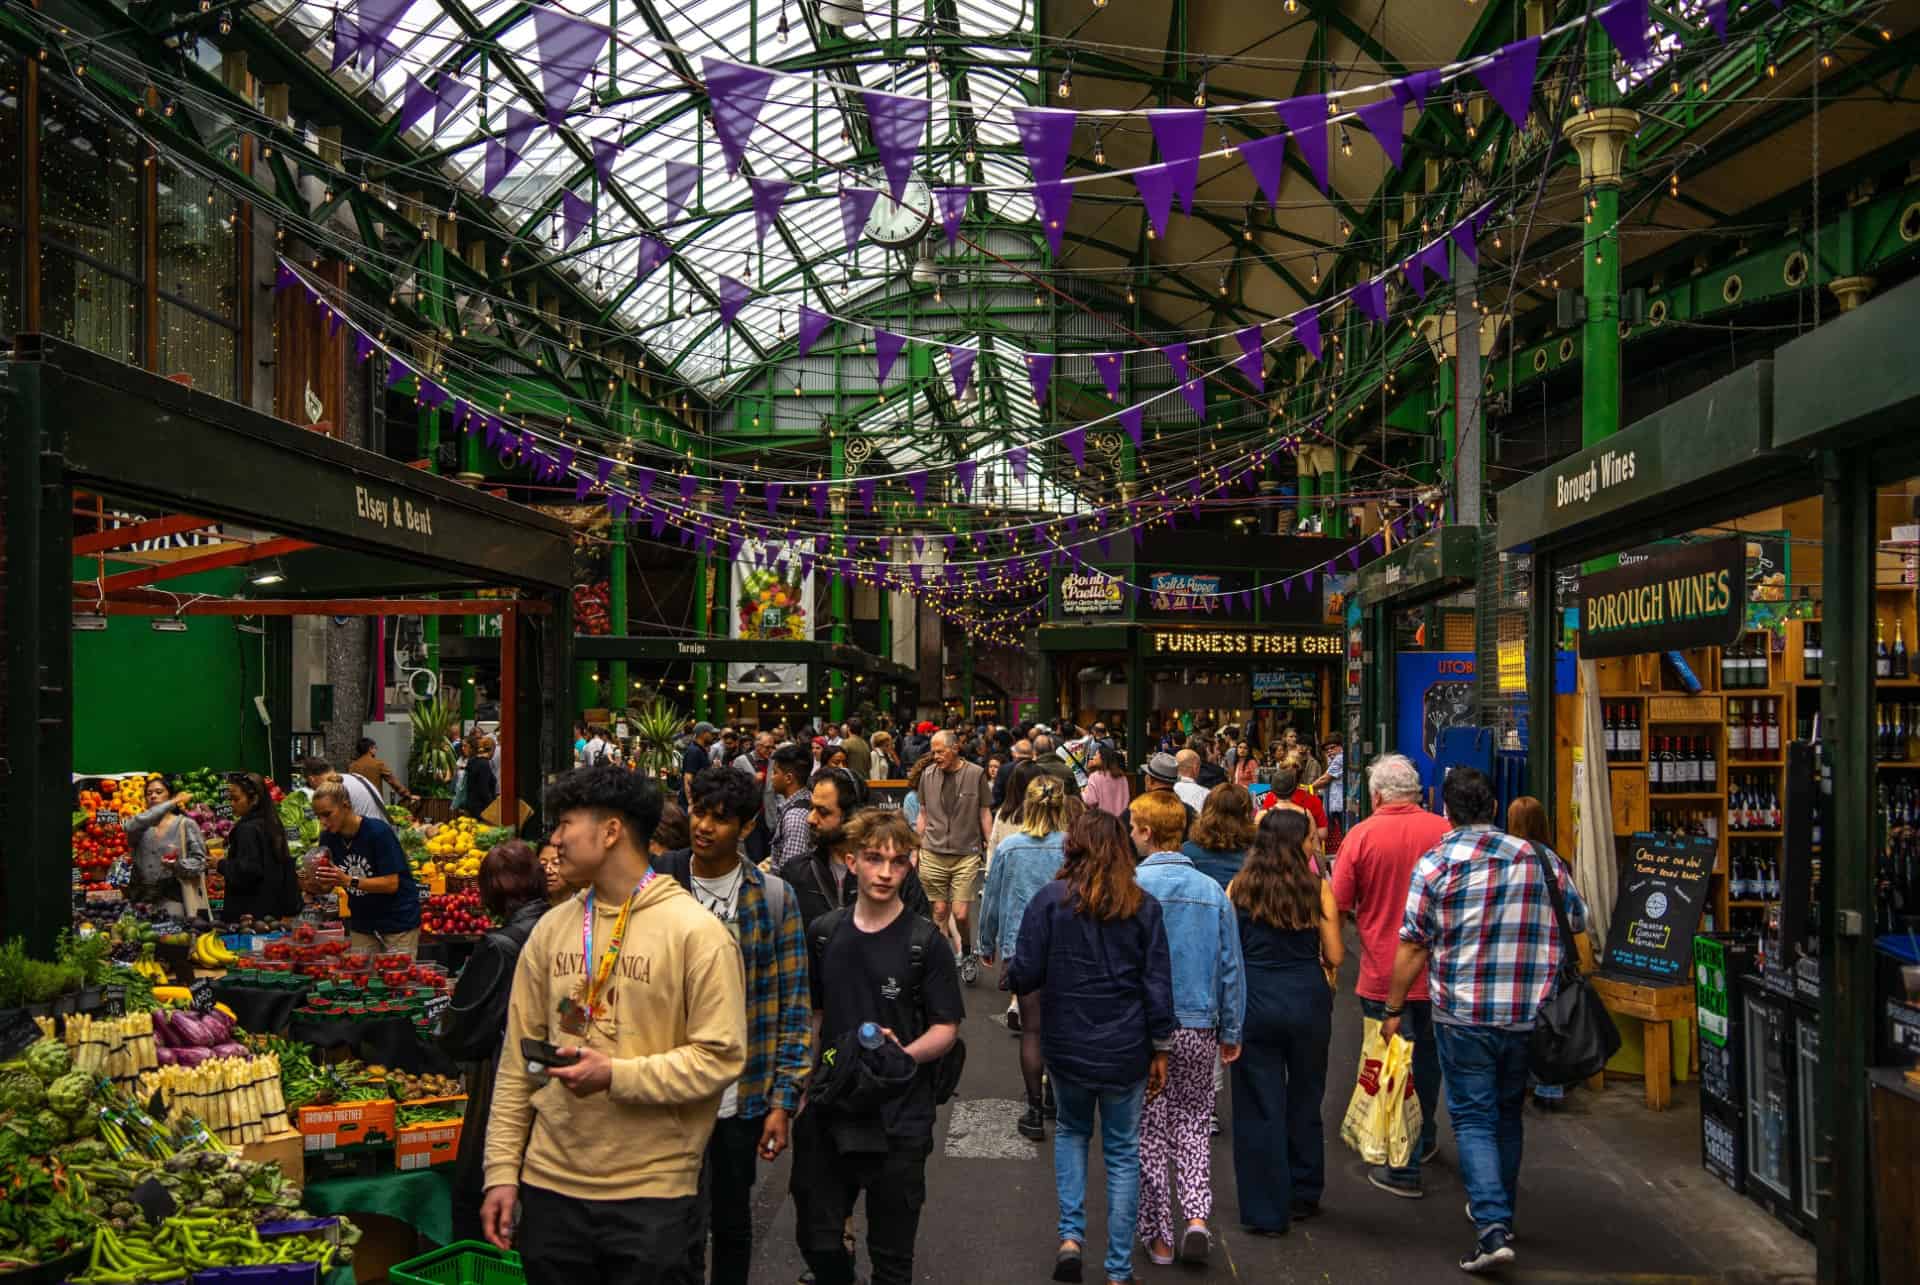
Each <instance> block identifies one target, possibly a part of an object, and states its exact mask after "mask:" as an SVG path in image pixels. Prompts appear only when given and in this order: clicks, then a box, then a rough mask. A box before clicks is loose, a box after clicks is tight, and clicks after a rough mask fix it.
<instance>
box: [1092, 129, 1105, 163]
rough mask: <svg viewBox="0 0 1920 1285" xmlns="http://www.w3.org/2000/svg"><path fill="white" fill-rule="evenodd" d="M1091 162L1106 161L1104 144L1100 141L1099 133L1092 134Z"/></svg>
mask: <svg viewBox="0 0 1920 1285" xmlns="http://www.w3.org/2000/svg"><path fill="white" fill-rule="evenodd" d="M1093 163H1094V164H1095V165H1105V164H1106V163H1107V149H1106V145H1105V144H1104V143H1102V142H1101V141H1100V135H1099V134H1097V133H1096V134H1095V135H1094V136H1093Z"/></svg>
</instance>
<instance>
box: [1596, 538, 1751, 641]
mask: <svg viewBox="0 0 1920 1285" xmlns="http://www.w3.org/2000/svg"><path fill="white" fill-rule="evenodd" d="M1746 615H1747V575H1746V545H1745V543H1744V542H1743V541H1741V540H1739V539H1737V538H1735V539H1725V540H1709V541H1706V542H1704V543H1701V544H1676V545H1661V546H1657V547H1656V548H1655V549H1654V550H1653V551H1652V552H1651V553H1650V554H1649V556H1647V557H1644V558H1641V559H1639V560H1638V561H1635V562H1633V563H1632V564H1630V565H1628V566H1623V567H1616V568H1614V569H1613V570H1611V571H1599V572H1595V573H1594V574H1592V575H1589V576H1582V577H1581V579H1580V655H1581V656H1582V657H1583V658H1585V659H1589V660H1591V659H1595V658H1597V657H1602V656H1634V655H1639V654H1641V653H1644V652H1660V651H1678V650H1681V649H1683V648H1687V647H1724V646H1726V645H1727V644H1728V643H1731V642H1733V641H1734V639H1736V638H1738V637H1739V636H1740V631H1741V629H1742V628H1743V627H1744V625H1745V622H1746Z"/></svg>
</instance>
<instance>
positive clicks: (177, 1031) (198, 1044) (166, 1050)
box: [153, 1008, 248, 1067]
mask: <svg viewBox="0 0 1920 1285" xmlns="http://www.w3.org/2000/svg"><path fill="white" fill-rule="evenodd" d="M153 1043H154V1051H155V1057H156V1059H157V1061H158V1063H159V1065H161V1066H184V1067H195V1066H199V1065H200V1064H201V1063H202V1062H206V1061H210V1060H212V1059H214V1058H223V1057H230V1058H245V1057H247V1055H248V1054H247V1048H246V1046H245V1045H244V1044H241V1043H240V1041H239V1040H238V1039H236V1038H235V1031H234V1022H233V1019H232V1018H231V1017H229V1016H228V1015H227V1014H226V1013H223V1012H221V1011H220V1010H219V1009H218V1008H215V1009H212V1010H209V1011H208V1012H205V1013H194V1012H189V1011H187V1010H186V1009H159V1010H156V1011H155V1012H154V1014H153Z"/></svg>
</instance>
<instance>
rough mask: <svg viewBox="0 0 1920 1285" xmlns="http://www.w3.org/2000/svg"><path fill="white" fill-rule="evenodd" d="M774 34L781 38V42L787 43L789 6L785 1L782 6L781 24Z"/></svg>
mask: <svg viewBox="0 0 1920 1285" xmlns="http://www.w3.org/2000/svg"><path fill="white" fill-rule="evenodd" d="M773 34H774V35H776V36H778V37H779V38H780V43H781V44H783V45H784V44H786V43H787V35H788V29H787V6H786V5H785V4H784V3H783V4H782V5H781V6H780V25H779V26H778V27H776V28H774V33H773Z"/></svg>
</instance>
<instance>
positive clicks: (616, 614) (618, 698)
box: [607, 518, 633, 709]
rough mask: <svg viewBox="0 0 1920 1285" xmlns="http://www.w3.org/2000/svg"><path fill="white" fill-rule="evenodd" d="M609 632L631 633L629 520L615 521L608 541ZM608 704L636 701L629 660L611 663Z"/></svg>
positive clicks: (615, 705) (623, 705)
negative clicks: (628, 562) (629, 619)
mask: <svg viewBox="0 0 1920 1285" xmlns="http://www.w3.org/2000/svg"><path fill="white" fill-rule="evenodd" d="M607 618H608V619H607V632H608V633H610V634H612V635H613V636H614V637H615V638H625V637H626V636H627V520H626V519H625V518H619V519H616V520H615V521H614V522H613V523H612V529H611V533H610V538H609V539H608V541H607ZM607 682H608V688H607V690H608V691H609V692H610V693H611V695H610V696H609V697H608V703H609V704H611V705H612V706H613V708H615V709H624V708H626V707H627V706H629V705H631V704H633V688H632V686H631V684H630V683H629V681H628V679H627V662H626V661H624V660H616V661H612V662H610V663H609V665H608V666H607Z"/></svg>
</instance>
